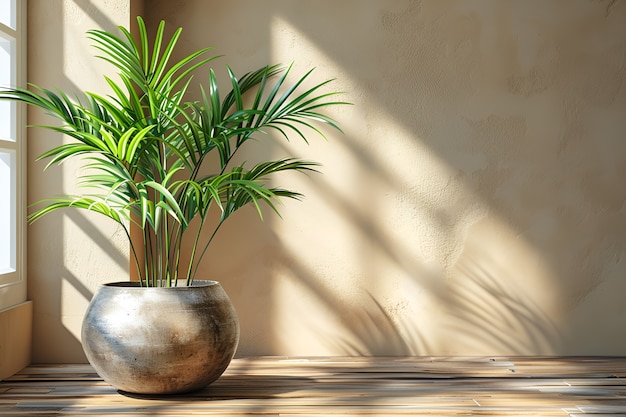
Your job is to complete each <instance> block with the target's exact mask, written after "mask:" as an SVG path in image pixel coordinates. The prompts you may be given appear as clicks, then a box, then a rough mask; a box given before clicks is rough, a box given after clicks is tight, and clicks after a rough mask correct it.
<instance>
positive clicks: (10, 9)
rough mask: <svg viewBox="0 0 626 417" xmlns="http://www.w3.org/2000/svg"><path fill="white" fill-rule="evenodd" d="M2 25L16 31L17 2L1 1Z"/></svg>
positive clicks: (0, 21)
mask: <svg viewBox="0 0 626 417" xmlns="http://www.w3.org/2000/svg"><path fill="white" fill-rule="evenodd" d="M0 23H3V24H5V25H7V26H8V27H10V28H13V29H15V0H0Z"/></svg>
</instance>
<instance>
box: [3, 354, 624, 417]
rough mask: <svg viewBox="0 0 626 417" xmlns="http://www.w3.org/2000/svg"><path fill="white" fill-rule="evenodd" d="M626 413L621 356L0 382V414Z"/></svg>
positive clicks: (309, 365)
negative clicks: (176, 387) (199, 383)
mask: <svg viewBox="0 0 626 417" xmlns="http://www.w3.org/2000/svg"><path fill="white" fill-rule="evenodd" d="M77 415H87V416H112V415H115V416H198V415H199V416H214V415H219V416H251V415H254V416H282V417H296V416H300V417H320V416H333V417H341V416H367V417H374V416H393V415H403V416H446V415H449V416H468V415H476V416H585V415H587V416H596V417H597V416H604V417H607V416H626V358H606V357H603V358H588V357H578V358H572V357H568V358H549V357H543V358H538V357H532V358H530V357H523V358H514V357H506V358H505V357H480V358H478V357H471V358H459V357H455V358H448V357H412V358H366V357H359V358H337V357H332V358H318V357H316V358H286V357H256V358H239V359H235V360H234V361H233V362H232V363H231V365H230V367H229V368H228V370H227V371H226V372H225V373H224V375H223V376H222V377H221V378H220V379H219V380H218V381H216V382H215V383H213V384H212V385H210V386H208V387H206V388H205V389H203V390H200V391H196V392H193V393H189V394H185V395H174V396H161V397H156V396H138V395H130V394H124V393H121V392H118V391H117V390H116V389H115V388H113V387H111V386H110V385H108V384H106V383H104V382H103V381H102V379H101V378H99V377H98V375H97V374H96V373H95V372H94V371H93V369H92V368H91V367H90V366H88V365H32V366H29V367H27V368H26V369H24V370H23V371H21V372H20V373H18V374H16V375H14V376H13V377H11V378H9V379H7V380H5V381H1V382H0V416H11V417H16V416H77Z"/></svg>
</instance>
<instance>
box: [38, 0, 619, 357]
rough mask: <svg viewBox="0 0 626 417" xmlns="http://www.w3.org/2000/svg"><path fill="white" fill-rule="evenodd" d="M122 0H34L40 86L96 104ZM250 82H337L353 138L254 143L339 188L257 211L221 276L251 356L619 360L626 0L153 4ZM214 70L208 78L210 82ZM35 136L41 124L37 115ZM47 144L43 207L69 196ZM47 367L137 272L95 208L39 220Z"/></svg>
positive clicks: (217, 252) (153, 15) (318, 187)
mask: <svg viewBox="0 0 626 417" xmlns="http://www.w3.org/2000/svg"><path fill="white" fill-rule="evenodd" d="M126 3H127V2H125V1H121V0H97V1H95V0H54V1H50V0H29V28H30V31H29V42H30V43H29V68H30V70H29V81H30V82H34V83H36V84H40V85H44V86H59V87H61V88H67V89H69V90H70V91H71V90H72V89H75V88H81V89H83V88H89V89H92V90H97V91H103V90H105V89H106V88H105V86H104V85H103V83H102V80H101V77H100V74H101V72H102V71H104V70H107V69H108V68H107V67H106V66H104V65H102V63H100V62H98V61H96V60H93V59H91V58H90V57H91V55H92V52H93V51H92V49H91V48H89V46H88V41H86V40H85V38H84V36H83V35H84V32H85V31H86V30H87V29H89V28H93V27H104V28H107V29H111V28H112V27H113V26H115V25H117V24H123V25H127V24H128V23H129V20H130V17H129V14H132V11H130V13H129V6H128V5H127V4H126ZM149 4H150V7H147V8H146V9H145V13H147V17H148V19H149V20H150V22H151V24H152V25H155V24H156V21H157V20H158V19H161V18H165V19H166V20H167V21H168V25H169V26H168V27H169V29H173V28H175V27H178V26H184V28H185V30H184V32H183V37H182V44H183V45H184V48H185V50H186V52H189V51H191V50H195V49H196V48H199V47H204V46H207V45H214V46H216V50H215V52H216V54H225V55H226V57H225V58H222V59H221V60H219V61H217V62H216V64H215V65H216V70H217V72H218V74H219V75H221V76H223V75H224V74H225V69H224V65H225V64H226V63H229V64H230V65H231V66H232V67H233V68H234V70H235V71H236V72H238V73H242V72H245V71H247V70H251V69H254V68H256V67H258V66H260V65H264V64H266V63H270V62H271V63H274V62H282V63H290V62H291V61H295V67H294V71H295V72H296V73H299V74H302V73H304V71H306V70H307V69H308V68H310V67H312V66H315V67H317V69H316V71H315V76H316V77H318V78H317V79H324V78H328V77H331V78H335V77H336V78H337V81H336V82H335V84H334V86H335V88H337V89H339V90H343V91H346V92H347V94H346V95H345V99H346V100H348V101H351V102H352V103H354V105H353V106H350V107H345V108H342V109H339V110H337V111H336V112H335V113H334V116H335V117H336V118H337V119H338V120H339V122H340V123H341V125H342V126H343V128H344V130H345V135H339V134H336V133H334V132H330V137H329V141H328V142H323V141H321V140H315V141H313V142H312V145H311V146H310V147H306V146H303V145H302V144H301V143H299V142H298V141H293V142H292V143H290V144H284V143H282V142H275V143H269V144H267V143H266V144H259V145H258V146H257V147H256V148H255V149H253V150H252V151H251V153H250V155H247V157H250V158H252V157H253V156H254V155H260V156H263V155H272V156H276V155H287V154H291V155H296V156H304V157H306V158H310V159H314V160H318V161H320V162H322V163H323V168H322V171H323V174H321V175H311V176H309V177H303V176H296V177H289V178H284V179H283V180H282V181H280V184H281V185H284V186H292V187H295V188H296V189H298V190H299V191H302V192H304V193H305V194H306V196H307V197H306V199H305V200H304V201H303V202H288V203H286V204H285V206H284V208H283V210H282V212H283V220H280V219H277V218H276V217H275V216H272V215H270V214H269V213H268V216H267V218H266V220H265V222H263V223H260V222H258V220H257V219H256V217H255V213H254V212H253V210H248V211H244V212H242V213H240V214H239V215H237V217H236V219H233V220H232V221H231V223H230V224H228V225H227V227H225V228H223V229H222V230H221V231H220V239H219V240H218V244H217V245H216V246H215V247H213V248H212V249H211V251H210V253H209V259H208V261H207V262H206V263H205V265H204V271H205V277H206V278H212V279H217V280H219V281H221V282H222V284H223V285H224V287H225V289H226V290H227V291H228V293H229V294H230V295H231V298H232V299H233V301H234V303H235V305H236V307H237V309H238V311H239V315H240V319H241V325H242V326H241V327H242V340H241V344H240V349H239V353H238V354H239V355H249V354H279V355H351V354H366V355H394V354H417V355H431V354H432V355H482V354H489V355H495V354H606V355H608V354H611V355H623V354H626V334H625V332H624V331H623V327H624V326H623V322H624V319H625V318H626V311H625V310H626V303H624V301H623V300H624V294H626V276H625V275H626V262H625V261H624V259H623V257H624V250H625V248H626V208H625V207H624V202H625V198H626V188H625V187H624V186H623V183H622V179H623V178H624V177H625V175H626V141H625V139H626V138H625V136H626V133H625V132H626V31H625V30H624V22H626V1H624V0H604V1H603V0H569V1H566V0H562V1H557V0H527V1H512V0H511V1H509V0H463V1H461V0H459V1H452V0H445V1H441V0H437V1H435V0H432V1H431V0H424V1H417V0H392V1H389V0H341V1H336V0H299V1H293V0H291V1H288V0H280V1H278V0H268V1H255V0H245V1H244V0H232V1H228V2H225V1H217V0H160V1H157V0H152V1H151V2H150V3H149ZM200 78H202V77H201V76H200V74H199V77H198V79H200ZM29 117H30V120H29V121H30V122H31V123H40V122H42V121H45V119H43V118H42V116H41V115H40V114H37V113H33V112H31V113H30V114H29ZM59 140H60V138H58V137H54V136H51V135H50V134H49V133H42V132H37V131H32V130H31V132H30V138H29V171H28V176H29V196H28V198H29V202H31V203H32V202H34V201H36V200H38V199H40V198H43V197H45V196H48V195H50V193H60V192H69V191H71V190H72V187H73V177H74V172H75V171H76V170H77V169H79V166H71V165H66V166H64V167H63V168H61V169H54V170H51V171H49V172H48V173H47V174H42V173H41V168H42V164H41V163H36V162H34V157H35V155H38V154H39V153H40V152H41V151H43V150H44V149H46V148H47V146H46V142H47V141H54V142H55V143H58V141H59ZM28 259H29V297H30V298H31V299H33V302H34V303H33V305H34V361H36V362H54V361H68V362H77V361H81V360H83V358H84V357H83V354H82V351H81V349H80V346H79V343H78V335H79V331H80V320H81V319H82V314H83V312H84V310H85V308H86V305H87V302H88V300H89V298H90V296H91V294H92V293H93V291H94V290H95V288H96V286H97V285H98V284H99V283H101V282H104V281H111V280H118V279H121V278H120V277H122V276H126V274H127V273H128V272H127V271H128V248H127V245H126V244H125V243H124V240H123V238H122V235H121V234H120V232H119V230H117V229H116V228H115V227H112V225H111V224H109V223H106V222H103V221H101V220H99V219H98V218H97V217H96V216H89V215H86V214H84V213H69V212H67V213H65V214H56V215H52V216H50V217H49V218H47V219H43V220H41V222H38V223H36V224H34V225H32V226H30V227H29V247H28Z"/></svg>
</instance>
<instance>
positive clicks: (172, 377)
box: [81, 281, 239, 394]
mask: <svg viewBox="0 0 626 417" xmlns="http://www.w3.org/2000/svg"><path fill="white" fill-rule="evenodd" d="M179 285H182V286H177V287H170V288H146V287H140V286H139V283H137V282H116V283H110V284H105V285H103V286H101V287H100V288H99V289H98V291H97V292H96V294H95V295H94V297H93V299H92V300H91V303H90V304H89V307H88V309H87V312H86V315H85V318H84V320H83V326H82V334H81V339H82V344H83V349H84V351H85V354H86V355H87V359H88V360H89V363H91V365H92V366H93V367H94V368H95V370H96V372H98V374H99V375H100V376H101V377H102V378H103V379H104V380H105V381H106V382H108V383H109V384H111V385H113V386H114V387H116V388H118V389H119V390H122V391H127V392H132V393H137V394H175V393H181V392H188V391H193V390H196V389H199V388H202V387H204V386H206V385H208V384H210V383H211V382H213V381H215V380H216V379H217V378H219V377H220V375H222V373H223V372H224V370H226V367H227V366H228V364H229V363H230V361H231V359H232V358H233V355H234V354H235V350H236V349H237V344H238V342H239V322H238V319H237V314H236V312H235V309H234V307H233V305H232V303H231V301H230V299H229V298H228V296H227V295H226V292H225V291H224V290H223V289H222V287H221V285H220V284H219V283H218V282H216V281H195V282H194V284H193V286H191V287H186V286H184V281H183V283H182V284H179Z"/></svg>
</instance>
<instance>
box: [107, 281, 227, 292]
mask: <svg viewBox="0 0 626 417" xmlns="http://www.w3.org/2000/svg"><path fill="white" fill-rule="evenodd" d="M185 283H186V280H184V279H179V280H178V285H176V286H171V287H144V286H142V285H140V282H139V281H115V282H106V283H104V284H102V285H101V286H102V287H108V288H124V289H137V290H160V289H163V290H185V289H189V288H198V287H201V288H204V287H212V286H215V285H220V283H219V282H218V281H213V280H194V281H193V282H192V283H191V285H189V286H187V285H186V284H185Z"/></svg>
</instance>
